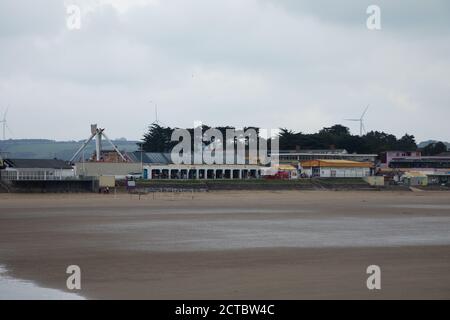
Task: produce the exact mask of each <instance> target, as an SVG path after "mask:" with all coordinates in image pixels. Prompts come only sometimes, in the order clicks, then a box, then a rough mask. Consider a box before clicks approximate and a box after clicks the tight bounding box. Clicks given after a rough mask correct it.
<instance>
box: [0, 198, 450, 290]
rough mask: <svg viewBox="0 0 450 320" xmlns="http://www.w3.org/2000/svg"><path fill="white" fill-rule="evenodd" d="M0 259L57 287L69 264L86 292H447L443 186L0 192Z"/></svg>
mask: <svg viewBox="0 0 450 320" xmlns="http://www.w3.org/2000/svg"><path fill="white" fill-rule="evenodd" d="M0 265H1V266H3V267H4V269H5V270H7V275H8V276H9V277H13V278H16V279H23V280H26V281H31V282H33V283H35V284H36V285H38V286H41V287H47V288H52V289H59V290H63V291H68V290H67V289H66V279H67V276H68V275H67V274H66V273H65V271H66V268H67V266H69V265H78V266H80V268H81V270H82V289H81V290H79V291H76V293H77V294H79V295H80V296H83V297H85V298H88V299H109V298H111V299H119V298H120V299H308V298H314V299H315V298H324V299H335V298H337V299H347V298H351V299H357V298H362V299H380V298H387V299H395V298H406V299H419V298H423V299H431V298H437V299H449V298H450V274H449V270H450V194H449V193H448V192H376V191H362V192H357V191H352V192H345V191H343V192H333V191H273V192H267V191H259V192H250V191H239V192H232V191H230V192H209V193H195V194H193V195H192V194H190V193H185V194H177V195H173V194H170V193H167V194H160V193H159V194H155V195H152V194H150V195H146V196H142V197H141V198H140V199H139V198H138V196H136V195H134V196H130V195H126V194H118V195H117V196H115V195H113V194H110V195H97V194H0ZM369 265H379V266H380V267H381V271H382V289H381V290H379V291H370V290H368V289H367V287H366V279H367V277H368V275H367V274H366V268H367V266H369ZM3 290H5V289H3ZM2 296H5V294H4V293H3V295H2Z"/></svg>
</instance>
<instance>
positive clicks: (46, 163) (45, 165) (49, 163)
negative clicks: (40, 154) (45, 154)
mask: <svg viewBox="0 0 450 320" xmlns="http://www.w3.org/2000/svg"><path fill="white" fill-rule="evenodd" d="M4 161H5V163H6V164H7V165H8V166H9V167H11V168H40V169H72V168H73V167H72V166H71V165H69V164H67V162H65V161H63V160H58V159H5V160H4Z"/></svg>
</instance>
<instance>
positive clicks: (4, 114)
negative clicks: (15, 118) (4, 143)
mask: <svg viewBox="0 0 450 320" xmlns="http://www.w3.org/2000/svg"><path fill="white" fill-rule="evenodd" d="M8 109H9V107H6V110H5V112H3V118H2V119H1V120H0V123H1V124H2V131H3V140H6V129H8V131H9V132H10V133H12V132H11V129H10V128H9V127H8V121H6V115H7V114H8Z"/></svg>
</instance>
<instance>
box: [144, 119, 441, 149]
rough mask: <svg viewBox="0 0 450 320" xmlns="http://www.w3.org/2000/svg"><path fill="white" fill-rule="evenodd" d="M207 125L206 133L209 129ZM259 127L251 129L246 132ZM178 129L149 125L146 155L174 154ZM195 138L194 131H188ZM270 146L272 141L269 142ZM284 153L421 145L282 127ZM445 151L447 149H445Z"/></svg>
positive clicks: (375, 135)
mask: <svg viewBox="0 0 450 320" xmlns="http://www.w3.org/2000/svg"><path fill="white" fill-rule="evenodd" d="M209 128H210V127H209V126H207V125H203V128H202V130H203V132H204V131H206V130H207V129H209ZM249 128H252V129H255V130H256V132H259V129H258V128H257V127H247V128H244V130H246V129H249ZM174 129H175V128H171V127H166V126H161V125H159V124H157V123H154V124H152V125H150V126H149V128H148V131H147V132H146V133H145V134H144V137H143V140H142V149H143V150H144V151H145V152H170V151H171V150H172V148H173V147H174V146H175V145H176V144H177V143H178V142H177V141H171V136H172V131H173V130H174ZM216 129H218V130H219V131H220V132H221V133H222V134H223V136H224V137H225V136H226V130H227V129H234V127H231V126H224V127H216ZM187 130H188V131H189V132H190V133H191V137H193V136H194V135H193V132H194V129H193V128H188V129H187ZM269 145H270V141H269ZM279 145H280V150H299V151H301V150H307V149H330V148H331V149H345V150H347V151H348V152H349V153H371V154H379V153H381V152H383V151H388V150H402V151H415V150H418V147H417V143H416V141H415V138H414V136H413V135H410V134H405V135H403V136H402V137H401V138H399V139H398V138H397V137H396V136H395V135H393V134H389V133H385V132H382V131H370V132H367V133H366V134H365V135H363V136H359V135H352V134H351V133H350V129H349V128H347V127H345V126H343V125H340V124H336V125H334V126H331V127H325V128H323V129H321V130H320V131H319V132H316V133H303V132H294V131H293V130H290V129H287V128H281V129H280V132H279ZM444 148H445V149H444ZM422 151H423V152H424V154H425V155H436V154H439V153H441V152H444V151H447V147H446V146H445V144H443V143H442V142H438V143H434V144H432V145H428V146H426V147H425V148H423V149H422Z"/></svg>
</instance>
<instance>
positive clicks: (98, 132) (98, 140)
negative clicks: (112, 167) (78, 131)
mask: <svg viewBox="0 0 450 320" xmlns="http://www.w3.org/2000/svg"><path fill="white" fill-rule="evenodd" d="M104 131H105V129H100V128H98V127H97V125H96V124H91V136H90V137H89V138H88V139H87V140H86V141H85V142H84V143H83V145H82V146H81V147H80V149H78V151H77V152H76V153H75V154H74V155H73V157H72V159H70V162H73V160H75V158H76V157H77V156H78V155H79V154H80V152H81V151H83V150H84V149H85V148H86V147H87V145H88V144H89V142H91V141H92V139H94V138H95V152H96V159H97V161H100V157H101V154H102V138H105V139H106V141H108V142H109V144H111V146H112V147H113V149H114V150H115V151H116V152H117V153H118V154H119V156H120V157H121V158H122V160H123V161H124V162H127V160H126V159H125V157H124V155H123V154H122V153H121V152H120V150H119V149H117V147H116V146H115V145H114V143H112V142H111V140H109V138H108V136H107V135H106V134H105V132H104ZM83 160H84V159H83Z"/></svg>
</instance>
